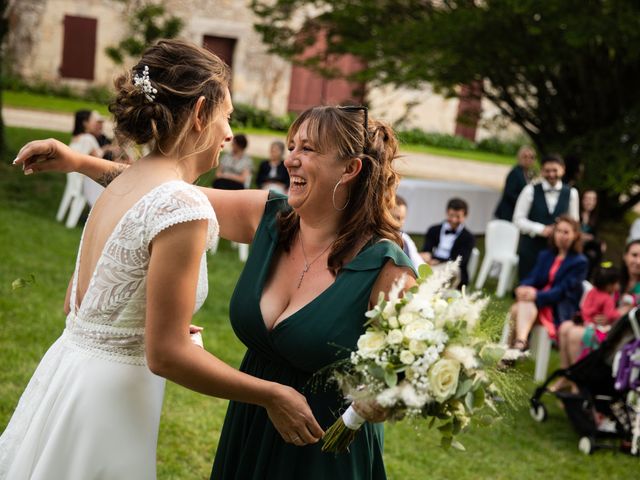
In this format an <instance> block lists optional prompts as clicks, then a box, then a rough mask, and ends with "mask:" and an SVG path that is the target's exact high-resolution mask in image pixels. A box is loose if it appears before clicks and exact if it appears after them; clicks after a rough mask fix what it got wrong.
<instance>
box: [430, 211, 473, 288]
mask: <svg viewBox="0 0 640 480" xmlns="http://www.w3.org/2000/svg"><path fill="white" fill-rule="evenodd" d="M468 212H469V207H468V206H467V202H465V201H464V200H462V199H461V198H452V199H451V200H449V202H448V203H447V219H446V221H444V222H442V223H438V224H436V225H432V226H431V227H429V230H427V233H426V235H425V238H424V245H423V246H422V251H421V252H420V255H421V256H422V258H423V259H424V261H425V262H427V263H428V264H429V265H432V266H433V265H438V264H439V263H442V262H446V261H449V260H456V259H457V258H458V257H460V286H462V285H467V284H468V283H469V275H468V273H467V265H468V263H469V258H470V257H471V251H472V250H473V247H474V246H475V244H476V239H475V238H474V236H473V234H472V233H471V232H470V231H469V230H467V229H466V228H465V226H464V221H465V219H466V218H467V214H468Z"/></svg>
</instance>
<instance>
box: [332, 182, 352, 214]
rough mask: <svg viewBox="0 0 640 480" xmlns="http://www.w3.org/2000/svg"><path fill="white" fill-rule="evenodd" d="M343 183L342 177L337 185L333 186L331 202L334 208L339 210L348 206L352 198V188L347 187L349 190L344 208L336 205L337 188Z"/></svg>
mask: <svg viewBox="0 0 640 480" xmlns="http://www.w3.org/2000/svg"><path fill="white" fill-rule="evenodd" d="M341 183H342V179H340V180H338V183H336V186H335V187H333V195H331V203H333V208H335V209H336V210H337V211H338V212H341V211H342V210H344V209H345V208H347V205H349V200H351V189H347V192H348V197H347V203H345V204H344V206H343V207H342V208H338V207H336V190H337V189H338V185H340V184H341Z"/></svg>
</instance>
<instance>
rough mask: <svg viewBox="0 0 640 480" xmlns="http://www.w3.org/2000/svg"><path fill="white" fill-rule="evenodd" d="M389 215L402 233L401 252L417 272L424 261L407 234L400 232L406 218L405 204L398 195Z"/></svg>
mask: <svg viewBox="0 0 640 480" xmlns="http://www.w3.org/2000/svg"><path fill="white" fill-rule="evenodd" d="M391 213H392V215H393V216H394V217H395V219H396V220H397V221H398V223H399V224H400V231H401V233H402V250H403V251H404V253H406V255H407V257H409V259H410V260H411V263H413V266H414V267H415V269H416V270H417V269H418V267H419V266H420V265H422V264H423V263H425V261H424V259H423V258H422V257H421V256H420V253H418V247H416V244H415V243H414V242H413V239H412V238H411V237H410V236H409V234H408V233H406V232H403V231H402V228H403V226H404V221H405V219H406V218H407V202H406V200H405V199H404V198H402V197H401V196H400V195H396V206H395V208H394V209H393V210H392V212H391Z"/></svg>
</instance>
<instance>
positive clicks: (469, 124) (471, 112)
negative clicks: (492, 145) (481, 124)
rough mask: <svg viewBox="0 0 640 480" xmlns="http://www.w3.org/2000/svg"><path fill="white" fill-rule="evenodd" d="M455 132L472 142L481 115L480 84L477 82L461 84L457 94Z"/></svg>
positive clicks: (474, 138)
mask: <svg viewBox="0 0 640 480" xmlns="http://www.w3.org/2000/svg"><path fill="white" fill-rule="evenodd" d="M458 99H459V100H458V114H457V116H456V131H455V134H456V135H459V136H460V137H464V138H466V139H468V140H471V141H472V142H474V141H475V140H476V130H477V129H478V121H479V120H480V116H481V115H482V86H481V84H480V83H479V82H474V83H472V84H470V85H462V87H461V88H460V95H459V96H458Z"/></svg>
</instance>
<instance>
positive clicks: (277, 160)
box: [256, 141, 289, 194]
mask: <svg viewBox="0 0 640 480" xmlns="http://www.w3.org/2000/svg"><path fill="white" fill-rule="evenodd" d="M256 186H257V187H258V188H260V189H262V190H275V191H276V192H278V193H284V194H286V193H287V191H288V190H289V172H287V168H286V167H285V166H284V143H283V142H281V141H275V142H273V143H271V147H270V149H269V160H264V161H262V162H261V163H260V166H259V167H258V175H257V176H256Z"/></svg>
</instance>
